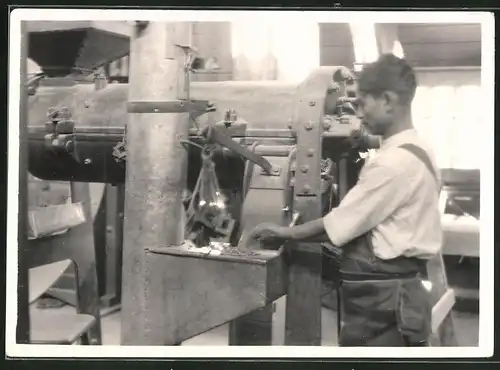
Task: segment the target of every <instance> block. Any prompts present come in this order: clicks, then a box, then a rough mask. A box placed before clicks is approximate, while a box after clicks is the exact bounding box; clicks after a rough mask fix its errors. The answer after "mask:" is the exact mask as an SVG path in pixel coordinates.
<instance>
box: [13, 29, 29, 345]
mask: <svg viewBox="0 0 500 370" xmlns="http://www.w3.org/2000/svg"><path fill="white" fill-rule="evenodd" d="M28 41H29V40H28V33H27V32H26V22H25V21H21V83H20V85H21V86H20V94H21V96H20V98H21V99H20V102H19V197H18V201H19V203H18V204H19V211H18V214H19V222H18V230H17V235H18V237H17V240H18V247H17V258H18V274H17V327H16V342H17V343H20V344H27V343H29V336H30V316H29V304H28V301H29V299H28V295H29V286H28V283H29V281H28V266H27V264H26V258H25V254H26V252H27V251H26V249H27V247H28V232H27V230H28V226H27V223H28V138H27V136H28V135H27V125H28V95H27V91H26V88H25V83H26V77H27V71H26V63H27V54H28Z"/></svg>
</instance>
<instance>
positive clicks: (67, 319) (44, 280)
mask: <svg viewBox="0 0 500 370" xmlns="http://www.w3.org/2000/svg"><path fill="white" fill-rule="evenodd" d="M71 198H72V202H73V204H62V205H59V206H56V207H59V208H57V209H56V208H53V209H52V210H50V212H52V214H53V215H54V218H56V217H58V218H60V219H59V220H57V219H54V220H50V221H51V222H38V223H37V220H38V218H37V215H36V210H34V212H32V213H31V214H30V217H29V221H30V222H31V224H32V225H31V230H32V231H33V230H35V229H36V232H34V234H36V235H34V236H33V237H32V239H31V240H30V241H29V244H28V246H29V250H28V253H26V259H27V261H26V263H27V266H26V267H28V268H29V279H28V285H29V303H33V302H34V301H36V300H37V299H38V298H39V297H40V296H41V295H42V294H43V293H44V292H46V291H47V290H48V289H49V288H50V287H51V286H52V285H53V284H54V283H55V282H56V281H57V280H58V279H59V277H60V276H61V275H62V273H63V272H64V271H65V270H66V269H67V268H68V267H69V266H70V265H72V264H73V265H74V267H75V280H76V284H75V285H76V297H77V299H76V303H77V304H76V312H75V313H67V312H63V311H61V310H58V309H55V310H31V311H35V312H31V313H30V323H31V324H30V325H31V330H30V343H36V344H73V343H75V342H77V341H79V342H80V344H84V345H85V344H95V345H99V344H102V339H101V320H100V313H99V294H98V289H97V271H96V260H95V249H94V235H93V225H92V223H93V218H92V213H91V205H90V195H89V185H88V184H85V183H71ZM79 211H80V212H81V214H82V215H83V217H82V220H81V222H80V224H78V222H76V221H75V219H77V218H76V217H73V218H72V220H73V221H71V223H69V225H66V224H64V222H65V221H66V222H67V220H69V219H70V217H69V216H75V214H78V212H79ZM40 212H45V213H46V212H48V211H47V210H43V211H42V210H40ZM58 223H59V224H60V226H59V227H57V224H58ZM42 225H44V226H42ZM37 227H38V229H37ZM43 227H46V228H48V229H50V230H56V229H58V228H59V229H61V230H64V228H65V227H69V229H68V230H67V231H66V232H64V233H60V234H55V235H54V234H53V235H49V236H47V233H46V232H45V231H44V230H43ZM32 234H33V232H32ZM36 236H41V237H40V238H36ZM20 268H21V267H20Z"/></svg>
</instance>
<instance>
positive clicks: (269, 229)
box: [251, 223, 288, 243]
mask: <svg viewBox="0 0 500 370" xmlns="http://www.w3.org/2000/svg"><path fill="white" fill-rule="evenodd" d="M251 237H252V238H253V239H255V240H257V241H259V242H260V243H273V242H279V241H283V240H285V239H288V235H287V228H285V227H282V226H278V225H276V224H272V223H263V224H260V225H257V226H256V227H255V228H254V229H253V230H252V232H251Z"/></svg>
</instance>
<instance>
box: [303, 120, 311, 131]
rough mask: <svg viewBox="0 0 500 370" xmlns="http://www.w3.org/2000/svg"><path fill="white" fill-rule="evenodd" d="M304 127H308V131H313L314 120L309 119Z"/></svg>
mask: <svg viewBox="0 0 500 370" xmlns="http://www.w3.org/2000/svg"><path fill="white" fill-rule="evenodd" d="M304 127H305V128H306V130H307V131H311V130H312V128H313V122H312V121H309V122H307V123H306V124H305V125H304Z"/></svg>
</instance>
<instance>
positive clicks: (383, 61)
mask: <svg viewBox="0 0 500 370" xmlns="http://www.w3.org/2000/svg"><path fill="white" fill-rule="evenodd" d="M416 89H417V79H416V77H415V72H414V71H413V68H412V67H411V66H410V65H409V64H408V62H407V61H406V60H404V59H401V58H398V57H397V56H395V55H393V54H382V55H381V56H380V57H379V58H378V60H377V61H375V62H373V63H370V64H367V65H366V66H365V67H364V68H363V70H362V71H361V74H360V75H359V78H358V90H359V91H360V92H362V93H365V94H370V95H374V96H380V95H381V94H383V93H384V91H394V92H395V93H397V94H398V96H399V99H400V101H401V103H403V104H410V103H411V101H412V100H413V97H414V96H415V91H416Z"/></svg>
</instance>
